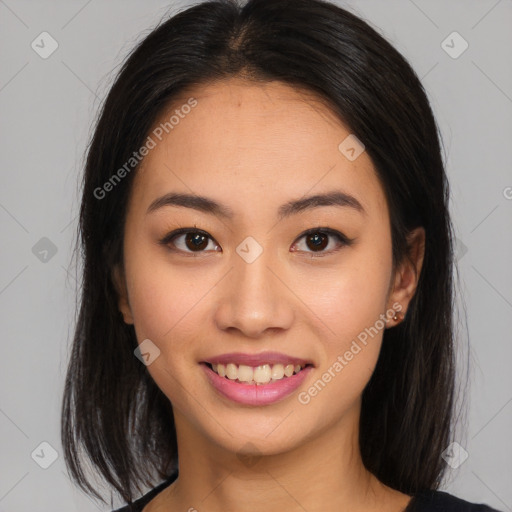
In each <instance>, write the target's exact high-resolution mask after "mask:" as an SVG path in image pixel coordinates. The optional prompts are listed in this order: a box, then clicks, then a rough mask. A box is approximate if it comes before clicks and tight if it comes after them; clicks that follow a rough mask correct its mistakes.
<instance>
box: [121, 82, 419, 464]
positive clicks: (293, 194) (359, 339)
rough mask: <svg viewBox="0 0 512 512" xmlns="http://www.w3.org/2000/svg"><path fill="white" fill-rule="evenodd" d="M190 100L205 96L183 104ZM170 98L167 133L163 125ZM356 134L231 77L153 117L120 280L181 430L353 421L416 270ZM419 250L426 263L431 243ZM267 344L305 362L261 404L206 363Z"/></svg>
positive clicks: (278, 448)
mask: <svg viewBox="0 0 512 512" xmlns="http://www.w3.org/2000/svg"><path fill="white" fill-rule="evenodd" d="M190 97H193V98H195V100H196V101H197V103H196V104H195V106H193V107H192V108H181V107H182V106H183V105H185V104H187V100H188V99H189V98H190ZM190 104H192V103H190V102H189V105H190ZM176 109H178V111H179V114H180V115H178V117H179V121H178V122H176V119H178V117H176V118H175V119H174V123H173V127H172V129H169V125H168V126H167V131H168V133H166V130H162V129H161V128H160V129H158V127H159V126H161V125H160V122H165V121H168V120H169V118H170V116H171V115H172V114H173V112H174V111H175V110H176ZM185 112H186V114H185ZM349 135H350V130H349V129H348V128H347V127H345V126H344V125H343V124H342V123H340V121H339V120H338V119H337V118H335V117H334V115H333V114H332V113H331V112H330V111H329V109H328V108H327V107H326V106H324V105H322V103H321V102H320V101H319V100H318V99H315V98H314V97H313V96H311V95H306V93H299V92H296V91H295V90H293V89H291V88H290V87H289V86H287V85H285V84H282V83H278V82H273V83H266V84H264V85H261V84H249V83H246V82H242V81H238V80H235V79H230V80H228V81H224V82H218V83H216V84H211V85H208V86H203V87H201V88H196V89H195V90H193V91H191V92H190V94H188V95H186V96H183V97H182V98H180V100H179V101H176V102H175V104H174V105H173V109H172V112H170V113H169V112H166V113H165V115H163V116H162V118H161V119H160V120H159V122H158V123H156V124H155V127H154V130H153V131H152V134H151V137H152V139H153V141H154V142H155V146H154V147H153V148H152V149H151V150H150V151H149V152H148V154H147V156H146V157H145V159H144V161H143V165H142V167H141V169H139V170H138V171H137V175H136V176H135V177H134V182H133V187H132V191H131V197H130V201H129V205H128V211H127V217H126V223H125V232H124V265H123V267H122V268H118V269H117V270H116V274H115V277H114V278H115V282H116V284H117V286H118V289H119V291H120V300H119V306H120V309H121V311H122V313H123V316H124V320H125V322H127V323H133V324H134V326H135V331H136V335H137V339H138V342H139V344H140V343H142V342H143V341H144V340H150V342H149V343H150V345H147V346H151V347H152V349H151V350H152V351H156V352H153V353H158V350H159V355H158V356H157V357H155V358H154V360H153V361H152V362H151V363H150V364H149V365H148V366H147V370H148V371H149V372H150V374H151V376H152V378H153V379H154V380H155V382H156V383H157V385H158V386H159V387H160V389H161V390H162V391H163V392H164V393H165V395H166V396H167V397H168V398H169V400H170V401H171V402H172V405H173V410H174V414H175V421H176V428H177V430H178V437H179V434H180V431H181V432H185V431H187V432H194V433H195V434H196V435H197V436H199V437H201V438H202V439H204V440H207V442H209V443H211V444H212V445H216V446H217V447H222V448H224V449H226V450H230V451H233V452H237V451H239V450H241V449H242V447H244V446H245V445H247V443H252V444H253V445H254V446H256V447H257V449H258V451H259V452H260V453H262V454H275V453H280V452H284V451H287V450H290V449H292V448H293V447H295V446H298V445H300V444H301V443H303V442H305V441H306V440H307V439H309V438H313V437H314V436H315V435H318V434H319V433H320V432H325V431H326V430H327V429H332V428H336V427H337V426H340V425H342V424H343V423H344V422H345V423H346V422H348V421H355V418H356V417H357V412H358V410H359V406H360V398H361V394H362V392H363V389H364V387H365V385H366V384H367V382H368V380H369V379H370V377H371V374H372V372H373V370H374V368H375V365H376V362H377V358H378V355H379V350H380V347H381V341H382V334H383V331H384V329H385V328H386V327H388V328H389V327H392V326H393V325H394V323H393V320H391V317H392V316H393V314H394V312H395V311H399V310H400V309H401V310H402V311H403V312H405V310H406V308H407V305H408V302H409V300H410V299H411V297H412V295H413V293H414V289H415V285H416V279H415V274H414V270H413V267H411V268H409V267H402V268H400V269H399V272H397V273H396V274H395V275H393V273H392V258H391V256H392V254H391V233H390V225H389V211H388V206H387V204H386V198H385V195H384V191H383V189H382V188H381V186H380V184H379V181H378V179H377V175H376V172H375V169H374V167H373V164H372V161H371V160H370V158H369V156H368V154H367V153H366V152H365V151H363V152H362V153H361V154H360V155H359V156H357V152H358V150H360V149H362V148H361V147H359V146H357V143H354V142H352V144H348V146H347V142H345V145H343V144H342V146H341V150H340V143H342V142H343V141H344V140H345V139H346V138H347V137H348V136H349ZM160 139H161V140H160ZM349 141H350V139H349ZM354 144H355V145H354ZM151 145H153V144H151ZM350 147H353V148H354V149H355V152H351V151H350ZM347 148H348V151H347ZM347 155H348V156H347ZM355 155H356V156H357V158H354V156H355ZM349 157H350V158H349ZM168 194H189V195H193V196H196V197H197V196H201V197H205V198H208V199H209V200H210V201H211V202H215V203H216V204H217V205H219V206H218V208H216V209H215V208H213V207H212V204H213V203H208V204H206V206H205V204H204V203H203V204H202V208H200V203H199V202H197V201H196V203H195V206H196V207H193V206H194V204H192V203H190V202H189V203H188V205H185V204H183V202H182V203H181V204H176V202H175V201H174V202H173V201H171V200H169V196H168V197H167V199H162V198H164V197H165V196H166V195H168ZM324 194H331V200H330V201H328V200H327V199H325V198H324V199H323V200H318V201H316V202H315V201H313V202H308V201H307V199H308V198H310V197H312V196H316V195H324ZM336 194H338V196H336ZM343 194H344V195H343ZM297 201H300V202H299V203H297V204H296V205H295V207H290V206H289V205H290V204H291V203H293V202H297ZM198 205H199V206H198ZM287 205H288V207H287ZM177 230H183V231H182V232H178V233H177V232H176V231H177ZM308 231H310V232H309V235H308V234H305V233H306V232H308ZM419 234H420V235H421V231H420V232H419ZM419 242H420V243H421V239H420V241H419ZM412 254H413V256H414V255H415V254H416V255H417V257H416V259H415V264H416V269H417V270H419V269H420V268H421V257H422V253H421V251H419V252H417V253H414V251H413V252H412ZM397 304H398V306H397ZM393 305H394V306H393ZM393 308H394V309H393ZM385 320H388V323H387V324H386V323H385ZM363 340H364V341H363ZM145 343H146V344H147V343H148V342H147V341H146V342H145ZM357 347H359V350H358V348H357ZM267 351H271V352H279V353H281V354H284V355H285V358H286V357H288V358H289V359H290V360H291V359H292V358H298V359H301V360H304V361H306V362H308V363H309V365H310V366H309V367H308V368H307V369H306V370H303V371H304V372H305V373H304V374H303V375H301V374H302V372H299V374H298V375H297V377H299V376H300V379H297V377H291V378H295V379H296V380H297V381H298V382H299V384H298V385H297V387H295V388H293V386H292V388H293V389H291V390H290V389H289V390H288V392H287V393H284V395H283V391H282V389H284V388H283V387H282V386H281V384H279V382H278V383H276V384H277V385H278V388H280V391H276V393H277V395H276V396H278V399H274V400H270V401H266V402H265V403H258V404H255V403H247V400H248V399H247V400H246V401H245V402H244V399H242V401H239V400H238V399H236V400H235V399H233V398H228V397H227V396H225V395H224V394H223V393H222V392H220V391H219V390H218V389H217V388H216V387H215V386H214V385H212V383H211V378H212V375H211V370H210V369H207V368H206V367H205V364H203V363H204V362H205V361H210V360H212V359H213V358H214V357H216V356H220V355H223V354H227V353H233V352H237V353H243V354H249V355H258V354H261V353H263V352H267ZM350 354H352V355H351V356H350ZM250 366H252V365H250ZM284 366H286V364H285V365H284ZM340 367H341V368H340ZM262 371H263V374H265V371H266V370H265V369H264V370H262ZM277 371H279V369H278V370H277ZM209 372H210V373H209ZM214 378H216V379H220V378H222V377H218V376H215V377H214ZM286 378H287V377H284V379H283V380H285V379H286ZM224 379H225V377H224ZM281 382H282V381H281ZM319 382H320V383H319ZM315 383H316V386H315ZM233 386H247V384H243V383H235V384H232V385H231V386H230V389H231V388H233ZM281 388H282V389H281ZM261 389H263V388H261ZM315 389H316V391H315ZM234 393H235V394H236V393H237V392H236V391H235V392H234ZM237 396H238V395H237ZM263 396H265V395H264V392H263V391H261V392H260V393H256V398H258V397H259V398H261V397H263ZM253 398H254V397H253ZM292 412H293V414H292ZM277 427H278V428H277Z"/></svg>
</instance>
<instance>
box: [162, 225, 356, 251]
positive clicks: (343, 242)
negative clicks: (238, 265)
mask: <svg viewBox="0 0 512 512" xmlns="http://www.w3.org/2000/svg"><path fill="white" fill-rule="evenodd" d="M188 233H194V234H199V235H204V236H206V237H207V238H209V239H210V240H212V241H213V242H215V243H217V242H216V241H215V239H214V238H213V237H211V236H210V235H209V234H208V233H207V232H206V231H203V230H201V229H197V228H195V227H194V228H180V229H176V230H175V231H171V232H170V233H168V234H167V235H165V236H164V237H163V238H162V239H161V240H160V241H159V243H160V244H161V245H164V246H166V247H168V246H169V244H170V243H171V242H172V240H173V239H174V238H176V237H178V236H179V235H182V234H188ZM318 233H322V234H325V235H328V236H332V237H334V238H336V239H337V240H338V243H339V244H340V246H339V247H338V248H336V249H334V250H333V249H331V250H330V251H325V250H322V251H318V252H315V251H297V252H306V253H308V254H311V257H312V258H322V257H324V256H326V255H329V254H333V253H335V252H337V251H339V250H340V249H341V248H342V247H350V246H351V245H352V244H353V242H354V241H355V239H353V238H352V239H351V238H348V237H347V236H345V235H344V234H343V233H340V232H339V231H336V230H334V229H331V228H327V227H320V226H319V227H316V228H311V229H308V230H307V231H304V233H302V234H301V235H299V237H298V238H297V241H298V240H301V239H302V238H304V237H307V236H309V235H313V234H318ZM295 243H296V242H294V244H295ZM217 245H219V244H218V243H217ZM168 248H169V250H171V251H172V252H181V253H185V254H188V255H190V256H192V257H197V255H199V254H200V253H202V252H206V251H204V250H203V251H197V252H194V251H183V250H182V249H176V248H170V247H168ZM294 252H295V251H294Z"/></svg>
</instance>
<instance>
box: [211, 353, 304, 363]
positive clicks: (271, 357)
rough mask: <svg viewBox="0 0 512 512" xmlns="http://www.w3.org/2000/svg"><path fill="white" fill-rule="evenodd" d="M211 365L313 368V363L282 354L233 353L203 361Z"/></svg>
mask: <svg viewBox="0 0 512 512" xmlns="http://www.w3.org/2000/svg"><path fill="white" fill-rule="evenodd" d="M203 362H204V363H210V364H228V363H233V364H236V365H241V364H243V365H247V366H260V365H263V364H271V365H273V364H293V365H297V364H299V365H301V366H305V365H307V364H309V365H311V366H313V363H312V362H311V361H308V360H307V359H301V358H300V357H294V356H289V355H287V354H282V353H280V352H260V353H259V354H243V353H241V352H231V353H229V354H221V355H218V356H212V357H209V358H208V359H206V360H204V361H203Z"/></svg>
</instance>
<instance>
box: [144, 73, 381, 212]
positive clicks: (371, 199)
mask: <svg viewBox="0 0 512 512" xmlns="http://www.w3.org/2000/svg"><path fill="white" fill-rule="evenodd" d="M190 99H193V100H194V102H195V106H194V107H192V108H189V107H187V105H191V104H194V103H191V102H190ZM150 136H151V137H152V139H153V140H154V142H155V147H154V148H153V149H152V150H151V151H150V152H149V154H148V155H147V156H146V157H145V158H144V161H143V164H142V166H141V168H140V170H139V171H138V172H137V174H136V177H135V182H134V187H135V189H136V190H135V193H136V194H137V195H138V199H139V201H138V202H140V203H145V204H146V205H147V204H149V202H151V201H152V200H154V198H155V197H156V196H157V195H161V194H163V193H165V192H167V191H168V190H167V189H169V190H173V191H176V190H178V191H181V192H186V193H196V194H200V195H208V196H210V197H211V196H212V194H213V195H215V194H217V196H218V197H224V198H225V197H226V196H230V197H229V202H230V205H232V209H233V210H235V212H236V209H237V205H238V206H239V207H240V208H243V207H244V205H248V204H250V203H251V199H254V201H255V202H256V203H259V206H260V207H261V204H262V201H263V200H265V204H268V205H269V206H270V205H271V204H272V202H273V200H274V198H275V200H276V201H279V204H281V203H282V202H283V201H282V198H283V196H286V198H288V199H290V198H298V197H301V196H304V195H305V194H308V193H313V192H314V193H320V192H322V191H326V190H333V189H336V188H337V189H342V190H344V191H346V192H349V193H351V194H353V195H355V196H357V197H358V199H359V200H360V202H361V203H362V204H363V206H364V207H365V209H367V210H371V209H372V204H373V207H374V208H375V209H377V210H378V209H381V208H382V207H386V205H385V201H384V195H383V191H382V189H381V187H380V183H379V181H378V179H377V176H376V173H375V170H374V167H373V164H372V161H371V159H370V158H369V156H368V155H367V153H366V152H365V151H363V152H362V153H361V154H360V156H358V157H357V158H356V159H355V160H352V161H351V160H349V159H348V158H347V157H346V156H345V154H344V153H343V152H342V151H340V147H339V146H340V143H342V142H343V141H344V140H346V139H347V137H349V136H351V132H350V130H349V129H348V128H347V127H346V126H345V125H344V124H343V123H342V122H341V121H340V120H339V118H338V117H337V116H336V115H335V114H334V113H333V112H332V111H331V110H330V109H329V107H328V106H327V105H326V103H325V102H324V101H323V100H322V99H321V98H319V97H317V96H315V95H314V94H313V93H311V92H309V91H306V90H297V89H294V88H292V87H291V86H289V85H287V84H284V83H281V82H270V83H269V82H267V83H254V82H247V81H243V80H240V79H229V80H224V81H220V82H216V83H212V84H208V85H202V86H196V87H195V88H191V89H189V90H188V91H186V93H182V94H180V96H179V97H176V98H174V99H173V101H172V104H171V105H168V107H167V108H166V109H165V110H164V111H163V112H162V114H161V115H160V116H159V118H158V120H157V121H156V122H155V123H154V126H153V128H152V130H151V132H150ZM356 149H357V148H356ZM258 196H259V197H258ZM258 199H259V200H258ZM222 202H224V203H225V202H226V201H222Z"/></svg>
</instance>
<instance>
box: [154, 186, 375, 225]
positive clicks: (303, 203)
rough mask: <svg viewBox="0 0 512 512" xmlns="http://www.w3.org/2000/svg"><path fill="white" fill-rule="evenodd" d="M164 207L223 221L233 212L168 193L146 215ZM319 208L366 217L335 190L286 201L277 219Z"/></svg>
mask: <svg viewBox="0 0 512 512" xmlns="http://www.w3.org/2000/svg"><path fill="white" fill-rule="evenodd" d="M164 206H180V207H184V208H192V209H194V210H198V211H200V212H204V213H208V214H211V215H216V216H219V217H223V218H225V219H232V218H233V217H234V212H233V210H232V209H231V208H229V207H228V206H225V205H222V204H220V203H218V202H217V201H215V200H214V199H211V198H209V197H204V196H198V195H193V194H182V193H175V192H170V193H168V194H165V195H163V196H162V197H159V198H157V199H155V200H154V201H153V202H152V203H151V204H150V205H149V207H148V209H147V211H146V214H148V213H151V212H154V211H156V210H158V209H160V208H163V207H164ZM320 206H336V207H347V208H352V209H353V210H355V211H357V212H359V213H361V214H363V215H366V210H365V209H364V208H363V205H362V204H361V203H360V202H359V201H358V200H357V199H356V198H355V197H354V196H351V195H350V194H347V193H345V192H341V191H337V190H336V191H332V192H326V193H324V194H315V195H312V196H308V197H303V198H301V199H296V200H291V201H288V202H287V203H285V204H283V205H281V206H280V207H279V209H278V214H277V215H278V219H279V220H282V219H284V218H286V217H290V216H291V215H294V214H297V213H300V212H303V211H306V210H312V209H314V208H318V207H320Z"/></svg>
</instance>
